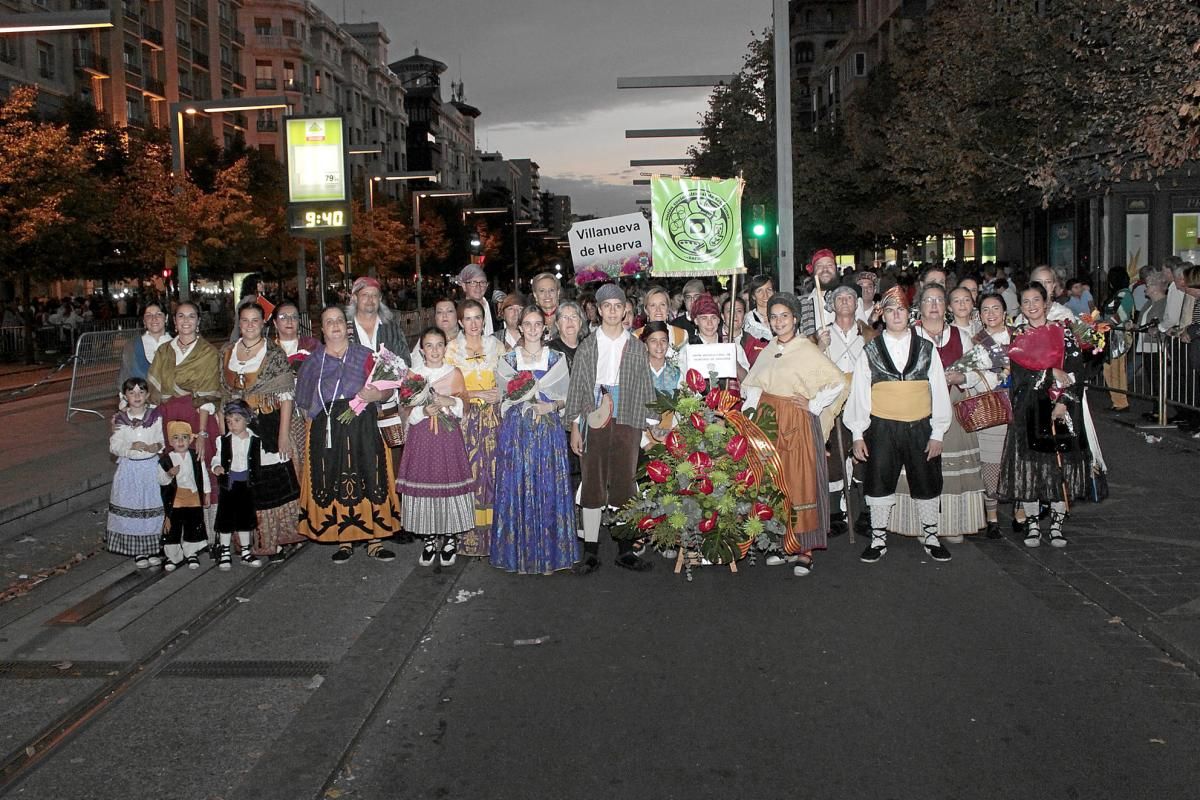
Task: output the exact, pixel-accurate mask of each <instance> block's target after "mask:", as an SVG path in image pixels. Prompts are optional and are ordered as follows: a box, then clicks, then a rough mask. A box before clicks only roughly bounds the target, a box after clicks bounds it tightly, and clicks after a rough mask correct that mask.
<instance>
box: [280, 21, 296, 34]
mask: <svg viewBox="0 0 1200 800" xmlns="http://www.w3.org/2000/svg"><path fill="white" fill-rule="evenodd" d="M283 35H284V36H292V37H294V36H295V35H296V20H294V19H285V20H284V21H283Z"/></svg>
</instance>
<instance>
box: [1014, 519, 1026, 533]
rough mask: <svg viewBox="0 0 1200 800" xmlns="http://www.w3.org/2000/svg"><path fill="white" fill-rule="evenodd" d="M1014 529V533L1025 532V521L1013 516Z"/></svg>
mask: <svg viewBox="0 0 1200 800" xmlns="http://www.w3.org/2000/svg"><path fill="white" fill-rule="evenodd" d="M1012 529H1013V533H1017V534H1020V533H1024V532H1025V523H1024V522H1022V521H1020V520H1018V519H1017V518H1016V517H1013V521H1012Z"/></svg>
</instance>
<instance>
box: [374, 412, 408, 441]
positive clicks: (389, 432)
mask: <svg viewBox="0 0 1200 800" xmlns="http://www.w3.org/2000/svg"><path fill="white" fill-rule="evenodd" d="M376 424H377V425H378V426H379V436H380V438H382V439H383V443H384V445H386V446H387V447H403V446H404V434H405V432H406V430H407V426H406V425H405V424H404V418H403V417H402V416H400V409H399V408H398V407H397V406H396V404H395V403H384V404H383V405H382V406H380V408H379V420H378V422H377V423H376Z"/></svg>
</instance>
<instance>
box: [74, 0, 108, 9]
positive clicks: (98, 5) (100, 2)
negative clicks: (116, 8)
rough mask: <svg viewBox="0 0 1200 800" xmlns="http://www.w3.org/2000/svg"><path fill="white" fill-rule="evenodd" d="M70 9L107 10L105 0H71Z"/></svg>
mask: <svg viewBox="0 0 1200 800" xmlns="http://www.w3.org/2000/svg"><path fill="white" fill-rule="evenodd" d="M71 10H72V11H107V10H108V2H107V0H71Z"/></svg>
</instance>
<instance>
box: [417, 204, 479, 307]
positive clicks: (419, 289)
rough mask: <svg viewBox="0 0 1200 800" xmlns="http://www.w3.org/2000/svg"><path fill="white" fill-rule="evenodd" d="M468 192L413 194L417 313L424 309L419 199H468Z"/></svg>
mask: <svg viewBox="0 0 1200 800" xmlns="http://www.w3.org/2000/svg"><path fill="white" fill-rule="evenodd" d="M470 196H471V193H470V192H456V191H454V190H452V189H446V190H438V189H434V190H430V191H424V192H413V193H412V199H413V242H414V243H415V244H416V251H417V252H416V256H415V262H416V273H417V313H418V314H420V313H421V311H422V309H423V308H424V303H423V298H422V294H421V283H422V280H421V198H422V197H470Z"/></svg>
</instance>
